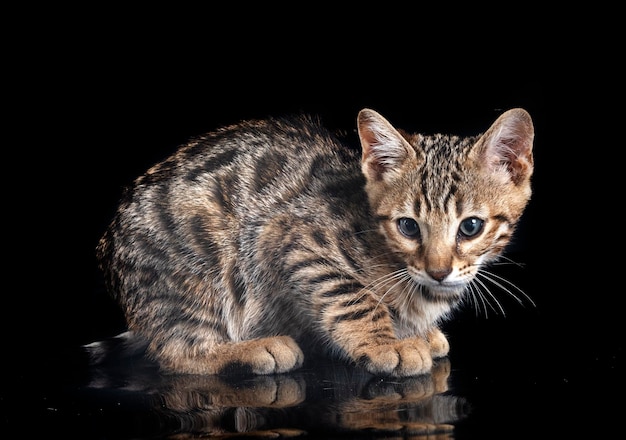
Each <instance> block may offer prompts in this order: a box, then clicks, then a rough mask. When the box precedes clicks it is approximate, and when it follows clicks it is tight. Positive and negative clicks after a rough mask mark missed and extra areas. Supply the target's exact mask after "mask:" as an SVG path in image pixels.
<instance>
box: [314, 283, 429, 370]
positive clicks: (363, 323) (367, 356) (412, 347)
mask: <svg viewBox="0 0 626 440" xmlns="http://www.w3.org/2000/svg"><path fill="white" fill-rule="evenodd" d="M354 296H355V297H358V298H359V300H358V301H349V302H347V303H346V302H343V301H334V302H333V303H330V304H328V305H327V306H326V307H325V308H324V309H323V310H324V316H323V318H322V319H323V321H324V322H325V328H326V329H327V331H328V337H329V340H330V341H331V343H332V344H336V345H338V346H339V348H340V349H341V351H343V352H344V353H345V354H346V355H347V357H348V358H350V359H351V360H352V361H354V362H356V363H357V364H359V365H362V366H364V367H365V368H366V369H367V370H368V371H369V372H371V373H373V374H380V375H391V376H397V377H403V376H416V375H420V374H424V373H428V372H430V370H431V368H432V366H433V356H432V355H431V343H430V342H429V341H428V340H427V338H422V337H409V338H405V339H398V338H397V337H396V335H395V332H394V328H393V321H392V317H391V315H390V313H389V311H388V310H387V308H386V306H385V305H384V304H381V303H380V301H379V300H377V299H376V298H375V297H374V296H373V295H370V294H369V293H367V292H365V293H364V292H360V293H355V294H354ZM434 341H435V342H436V344H440V343H441V339H440V338H438V337H437V338H435V339H434Z"/></svg>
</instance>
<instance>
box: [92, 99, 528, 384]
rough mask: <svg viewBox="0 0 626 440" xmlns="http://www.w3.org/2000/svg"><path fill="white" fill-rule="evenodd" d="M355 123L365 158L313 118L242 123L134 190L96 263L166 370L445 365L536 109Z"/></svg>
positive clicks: (202, 142) (203, 139)
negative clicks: (310, 356)
mask: <svg viewBox="0 0 626 440" xmlns="http://www.w3.org/2000/svg"><path fill="white" fill-rule="evenodd" d="M357 128H358V135H359V139H360V143H361V152H358V151H356V150H355V149H351V148H349V147H347V146H346V145H343V144H342V143H341V142H340V141H339V140H338V138H336V137H335V136H334V135H333V134H332V133H330V132H329V131H327V130H325V129H324V128H322V126H321V125H320V124H319V122H318V121H317V120H315V119H314V118H311V117H306V116H300V117H296V118H291V119H287V118H276V119H268V120H257V121H244V122H241V123H239V124H237V125H232V126H229V127H225V128H222V129H219V130H217V131H215V132H213V133H209V134H206V135H203V136H200V137H198V138H196V139H195V140H192V141H191V142H189V143H188V144H186V145H184V146H182V147H181V148H180V149H179V150H178V151H177V152H176V153H175V154H173V155H172V156H171V157H169V158H168V159H166V160H164V161H163V162H161V163H159V164H157V165H155V166H153V167H152V168H150V169H149V170H148V171H147V172H146V173H145V174H144V175H143V176H141V177H139V178H138V179H137V180H136V181H135V182H134V185H133V186H132V188H129V189H128V190H127V191H126V192H125V195H124V196H123V199H122V201H121V203H120V206H119V209H118V211H117V213H116V215H115V217H114V219H113V221H112V223H111V224H110V227H109V228H108V229H107V231H106V232H105V234H104V236H103V237H102V239H101V240H100V242H99V243H98V246H97V254H98V257H99V259H100V262H101V268H102V269H103V271H104V273H105V278H106V282H107V285H108V287H109V289H110V291H111V292H112V294H113V295H114V297H115V298H116V299H117V300H118V301H119V303H120V305H121V306H122V308H123V311H124V313H125V316H126V318H127V322H128V327H129V333H128V334H127V336H128V337H129V338H130V340H133V341H144V342H145V344H146V350H147V354H148V356H149V357H150V358H152V359H153V360H154V361H156V362H157V363H158V364H159V366H160V367H161V369H162V370H163V371H165V372H171V373H191V374H218V373H224V372H229V371H241V370H242V369H243V370H244V371H247V372H251V373H255V374H271V373H282V372H287V371H291V370H293V369H296V368H298V367H300V366H301V365H302V363H303V359H304V356H303V352H308V351H309V350H311V351H313V350H315V349H317V350H321V351H322V352H323V353H325V354H327V355H329V356H334V357H338V358H342V359H345V360H348V361H351V362H354V363H356V364H359V365H361V366H363V367H364V368H366V369H367V370H368V371H369V372H371V373H374V374H379V375H391V376H413V375H419V374H422V373H427V372H429V371H430V369H431V367H432V365H433V359H434V358H439V357H444V356H446V355H447V353H448V350H449V345H448V341H447V340H446V337H445V336H444V334H443V333H442V332H441V330H440V329H439V328H438V325H439V324H440V323H441V321H442V320H443V319H444V318H446V317H447V316H449V312H450V311H451V310H453V309H454V308H455V307H457V306H458V305H459V304H461V303H462V302H463V299H464V297H465V296H466V294H468V293H469V292H471V291H472V289H474V290H475V289H476V285H475V284H473V283H475V279H476V276H477V274H478V273H479V271H481V269H482V268H484V267H485V265H487V264H489V263H492V262H494V261H495V260H496V259H498V257H499V256H500V255H501V253H502V252H503V250H504V249H505V246H506V245H507V244H508V243H509V241H510V239H511V236H512V234H513V232H514V228H515V225H516V222H517V221H518V219H519V218H520V216H521V214H522V212H523V210H524V208H525V206H526V204H527V202H528V200H529V198H530V195H531V187H530V179H531V174H532V170H533V157H532V144H533V137H534V129H533V123H532V120H531V117H530V116H529V114H528V113H527V112H526V111H525V110H523V109H519V108H518V109H512V110H509V111H507V112H505V113H504V114H502V115H501V116H500V117H499V118H497V120H496V121H495V122H494V123H493V125H492V126H491V127H490V128H489V129H488V130H487V131H486V132H485V133H484V134H482V135H479V136H476V137H457V136H447V135H442V134H436V135H432V136H425V135H422V134H409V133H406V132H404V131H402V130H399V129H396V128H394V127H393V126H392V125H391V124H390V123H389V122H388V121H387V120H386V119H385V118H383V117H382V116H381V115H380V114H378V113H377V112H375V111H373V110H371V109H363V110H361V111H360V112H359V114H358V118H357Z"/></svg>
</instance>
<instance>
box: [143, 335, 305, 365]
mask: <svg viewBox="0 0 626 440" xmlns="http://www.w3.org/2000/svg"><path fill="white" fill-rule="evenodd" d="M148 352H149V354H150V355H151V357H152V358H154V359H155V360H156V361H157V362H158V363H159V365H160V367H161V368H162V369H163V370H164V371H166V372H170V373H185V374H223V373H226V374H227V373H252V374H273V373H285V372H288V371H291V370H294V369H297V368H299V367H300V366H302V363H303V360H304V355H303V353H302V350H301V349H300V347H299V346H298V344H297V343H296V342H295V341H294V340H293V339H292V338H291V337H289V336H275V337H267V338H259V339H251V340H247V341H241V342H222V343H215V341H207V340H205V341H203V342H200V341H198V340H197V339H194V340H193V341H190V339H189V338H186V339H184V340H183V339H176V338H169V339H168V341H153V343H152V344H150V346H149V347H148Z"/></svg>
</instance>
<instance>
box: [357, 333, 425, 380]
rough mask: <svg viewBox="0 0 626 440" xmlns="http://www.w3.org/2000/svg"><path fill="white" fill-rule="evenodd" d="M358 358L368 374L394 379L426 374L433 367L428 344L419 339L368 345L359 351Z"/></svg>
mask: <svg viewBox="0 0 626 440" xmlns="http://www.w3.org/2000/svg"><path fill="white" fill-rule="evenodd" d="M358 358H359V363H360V364H361V365H363V366H364V367H365V368H366V369H367V371H369V372H370V373H372V374H379V375H390V376H396V377H405V376H417V375H420V374H424V373H428V372H430V369H431V368H432V366H433V358H432V356H431V354H430V346H429V343H428V342H426V341H425V340H424V339H421V338H408V339H401V340H398V341H395V342H394V343H390V344H381V345H368V346H365V347H364V348H363V349H362V350H361V353H360V355H359V357H358Z"/></svg>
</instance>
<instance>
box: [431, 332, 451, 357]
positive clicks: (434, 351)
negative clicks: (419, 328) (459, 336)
mask: <svg viewBox="0 0 626 440" xmlns="http://www.w3.org/2000/svg"><path fill="white" fill-rule="evenodd" d="M428 343H429V344H430V355H431V356H432V357H433V358H435V359H437V358H442V357H445V356H447V355H448V353H449V352H450V344H449V343H448V339H447V338H446V336H445V335H444V334H443V332H442V331H441V330H439V329H438V328H435V329H433V330H431V331H430V333H429V334H428Z"/></svg>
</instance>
